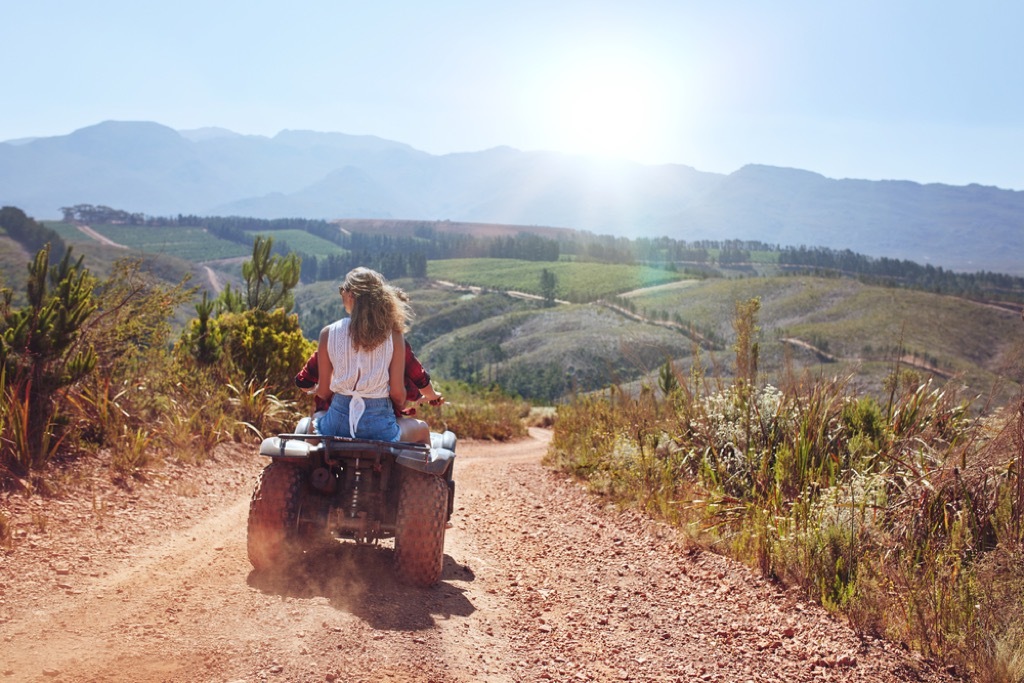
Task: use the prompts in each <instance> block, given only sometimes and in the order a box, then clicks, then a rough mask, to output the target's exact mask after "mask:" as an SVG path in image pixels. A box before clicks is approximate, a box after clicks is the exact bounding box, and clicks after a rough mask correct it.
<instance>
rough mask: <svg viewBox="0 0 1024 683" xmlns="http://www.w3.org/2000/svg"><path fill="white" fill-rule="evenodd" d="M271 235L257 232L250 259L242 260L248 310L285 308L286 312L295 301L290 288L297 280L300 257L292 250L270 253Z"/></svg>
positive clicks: (292, 287) (300, 266)
mask: <svg viewBox="0 0 1024 683" xmlns="http://www.w3.org/2000/svg"><path fill="white" fill-rule="evenodd" d="M273 246H274V239H273V238H272V237H266V238H264V237H260V236H257V237H256V240H255V241H254V242H253V245H252V260H251V261H246V262H245V263H243V264H242V277H243V278H245V284H246V305H247V306H248V307H249V309H250V310H260V311H267V312H270V311H273V310H274V309H275V308H284V309H285V312H286V313H288V312H290V311H291V310H292V306H294V305H295V299H294V297H293V296H292V290H293V289H295V286H296V285H297V284H298V283H299V275H300V274H301V272H302V261H301V259H299V257H298V255H297V254H295V253H291V254H288V255H287V256H281V255H280V254H272V253H271V249H272V248H273Z"/></svg>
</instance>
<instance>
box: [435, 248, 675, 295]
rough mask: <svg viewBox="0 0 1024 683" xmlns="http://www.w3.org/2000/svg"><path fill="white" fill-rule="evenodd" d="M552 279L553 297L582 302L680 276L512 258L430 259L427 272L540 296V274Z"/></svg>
mask: <svg viewBox="0 0 1024 683" xmlns="http://www.w3.org/2000/svg"><path fill="white" fill-rule="evenodd" d="M544 270H547V271H549V272H551V273H554V275H555V278H556V287H555V297H556V298H558V299H565V300H567V301H576V302H585V301H596V300H598V299H601V298H604V297H609V296H614V295H616V294H619V293H620V292H627V291H630V290H634V289H639V288H641V287H650V286H653V285H660V284H665V283H668V282H675V281H677V280H681V279H684V276H682V275H680V274H679V273H673V272H670V271H667V270H663V269H661V268H652V267H650V266H634V265H624V264H608V263H592V262H580V261H555V262H545V261H518V260H515V259H494V258H480V259H448V260H443V261H430V262H429V263H428V264H427V275H428V276H429V277H430V278H433V279H435V280H447V281H449V282H455V283H457V284H461V285H471V286H475V287H484V288H487V289H498V290H511V291H517V292H526V293H528V294H536V295H540V294H541V293H542V292H541V287H540V280H541V273H542V272H543V271H544Z"/></svg>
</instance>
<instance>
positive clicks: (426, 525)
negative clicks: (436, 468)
mask: <svg viewBox="0 0 1024 683" xmlns="http://www.w3.org/2000/svg"><path fill="white" fill-rule="evenodd" d="M447 516H448V484H447V482H445V480H444V479H442V478H441V477H436V476H432V475H429V474H423V473H422V472H416V471H413V470H405V471H403V472H402V484H401V489H400V491H399V495H398V519H397V520H396V526H395V562H396V564H397V565H398V575H399V577H400V578H401V579H402V580H403V581H405V582H406V583H411V584H413V585H416V586H424V587H425V586H432V585H434V584H435V583H437V582H438V580H439V579H440V578H441V570H442V568H443V566H444V532H445V526H446V524H445V521H446V518H447Z"/></svg>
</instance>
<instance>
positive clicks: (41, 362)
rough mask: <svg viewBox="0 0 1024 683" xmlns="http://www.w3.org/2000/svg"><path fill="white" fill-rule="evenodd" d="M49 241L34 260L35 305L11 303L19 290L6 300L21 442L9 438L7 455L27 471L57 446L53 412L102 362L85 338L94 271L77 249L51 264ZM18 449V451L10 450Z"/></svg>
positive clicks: (5, 368) (5, 342) (1, 321)
mask: <svg viewBox="0 0 1024 683" xmlns="http://www.w3.org/2000/svg"><path fill="white" fill-rule="evenodd" d="M49 262H50V245H49V244H47V245H45V246H44V247H43V248H42V249H40V250H39V252H38V253H37V254H36V256H35V258H34V259H33V260H32V262H31V263H29V267H28V270H29V275H28V281H27V283H26V289H27V292H28V305H26V306H24V307H22V308H19V309H12V308H11V300H12V292H11V290H9V289H7V290H3V300H2V302H0V372H2V373H3V375H4V377H5V379H6V392H7V396H5V397H4V399H5V400H6V401H8V405H9V406H10V405H14V406H15V407H16V408H17V409H18V410H19V411H20V417H21V424H22V425H23V429H22V432H21V436H20V438H19V442H18V443H10V444H4V445H2V446H0V448H2V449H4V450H5V451H7V452H6V453H4V456H5V457H4V460H6V461H8V462H10V463H13V464H14V465H15V466H16V468H17V469H18V470H20V473H21V474H27V473H28V471H29V470H31V469H32V468H34V467H36V466H39V465H42V464H45V462H46V460H47V459H49V457H50V456H51V455H52V453H53V452H54V451H55V450H56V445H57V444H58V443H59V441H60V437H59V435H57V434H55V433H54V432H53V423H54V416H55V415H56V413H57V408H58V405H59V401H60V399H61V398H62V397H63V394H64V391H65V390H66V388H67V387H69V386H71V385H72V384H74V383H75V382H77V381H78V380H80V379H81V378H82V377H84V376H85V375H87V374H88V373H90V372H92V370H93V368H94V367H95V366H96V353H95V351H94V350H93V348H92V347H91V346H85V347H84V348H83V347H82V346H81V345H80V344H79V338H80V332H81V329H82V326H83V324H84V323H85V321H86V320H87V319H88V318H89V316H90V315H92V313H93V312H94V311H95V310H96V303H95V300H94V297H93V288H94V286H95V278H94V277H93V276H92V275H91V274H90V273H89V271H88V270H87V269H85V268H83V267H82V259H81V258H79V259H78V260H77V261H75V262H72V261H71V250H70V249H68V250H67V251H66V252H65V253H64V258H63V259H61V261H60V263H58V264H57V265H55V266H50V265H49ZM14 450H16V451H17V452H11V451H14Z"/></svg>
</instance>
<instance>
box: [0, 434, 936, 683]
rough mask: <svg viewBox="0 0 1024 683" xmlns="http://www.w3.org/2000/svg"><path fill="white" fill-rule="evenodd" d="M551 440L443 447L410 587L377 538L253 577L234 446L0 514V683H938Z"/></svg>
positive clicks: (92, 481)
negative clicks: (423, 561)
mask: <svg viewBox="0 0 1024 683" xmlns="http://www.w3.org/2000/svg"><path fill="white" fill-rule="evenodd" d="M549 439H550V433H549V432H547V431H545V430H539V429H533V430H531V434H530V437H529V438H528V439H525V440H520V441H517V442H514V443H504V444H497V443H487V442H469V441H463V442H461V443H460V444H459V448H458V459H457V469H456V480H457V482H458V495H457V500H456V513H455V515H454V518H453V522H454V526H453V528H451V529H449V531H448V536H447V542H446V557H445V569H444V574H443V577H442V581H441V582H440V583H439V584H438V585H437V586H435V587H433V588H430V589H417V588H411V587H408V586H405V585H403V584H401V583H399V582H398V581H397V580H396V579H395V577H394V574H393V569H392V562H391V560H392V550H391V547H390V546H389V545H388V544H384V545H383V546H381V547H378V548H355V547H352V546H340V547H338V548H335V549H328V550H326V551H325V552H324V553H323V554H319V555H315V556H313V557H310V558H307V559H306V560H305V561H304V562H303V563H301V564H300V565H298V566H297V567H295V568H294V569H293V570H292V571H291V572H290V574H289V575H288V576H287V577H277V578H269V577H265V576H262V575H258V574H256V573H254V572H253V571H252V568H251V566H250V565H249V562H248V560H247V558H246V550H245V535H246V531H245V522H246V515H247V509H248V500H249V496H250V494H251V491H252V488H253V485H254V483H255V481H256V477H257V474H258V472H259V470H260V468H262V466H263V465H264V464H265V462H266V461H265V460H263V459H261V458H259V457H258V456H256V455H255V454H254V449H252V448H242V447H239V446H235V447H232V448H230V449H225V450H223V451H220V452H218V454H217V455H216V457H215V458H213V459H211V460H210V461H208V462H207V463H206V464H204V465H203V466H201V467H184V466H168V467H167V468H165V469H163V470H160V471H157V472H154V473H151V475H150V477H149V479H148V481H147V482H145V483H137V484H135V485H133V486H132V487H131V489H130V490H125V489H124V488H120V487H116V486H114V485H112V484H111V483H110V481H109V475H108V473H107V471H106V470H105V469H103V467H102V464H101V463H97V465H98V467H97V469H96V471H95V472H94V473H93V474H92V475H87V474H81V473H80V474H79V475H78V479H77V481H76V482H75V483H74V486H75V490H76V491H77V493H75V494H74V495H72V496H68V497H66V498H63V499H59V498H58V499H54V498H42V497H31V498H25V497H23V496H20V495H9V496H7V497H4V498H0V510H2V511H3V512H4V514H6V515H7V516H8V518H9V519H8V524H9V526H10V528H12V529H13V531H14V539H13V544H12V546H11V548H9V549H6V550H0V683H5V682H7V681H56V682H62V681H232V682H235V681H252V682H255V681H374V682H376V681H395V682H403V681H436V682H438V683H442V682H456V681H458V682H471V681H687V682H689V681H720V682H730V683H731V682H736V683H745V682H747V681H876V682H879V683H892V682H896V681H945V680H951V679H950V678H949V677H948V676H946V675H945V674H943V673H942V672H936V671H934V670H932V669H931V668H930V667H929V666H927V664H926V663H924V662H921V661H919V660H918V659H917V658H915V657H914V656H912V655H911V654H909V653H907V652H904V651H902V650H901V649H900V648H898V647H897V646H894V645H892V644H890V643H885V642H880V641H864V640H861V639H859V638H858V637H856V636H855V635H854V634H853V633H852V632H851V631H850V629H849V628H848V627H847V626H846V625H844V624H843V623H842V622H841V621H837V620H835V619H832V618H831V617H829V616H828V615H827V614H826V613H825V612H824V611H823V610H822V609H821V608H820V607H818V606H817V605H814V604H811V603H809V602H808V601H806V600H805V599H803V598H802V597H801V596H799V595H798V594H796V593H793V592H787V591H785V590H783V589H781V588H779V587H778V586H776V585H773V584H772V583H770V582H767V581H765V580H763V579H761V578H759V577H758V576H756V575H755V574H754V573H752V572H751V571H749V570H748V569H746V568H744V567H742V566H739V565H737V564H736V563H733V562H730V561H729V560H726V559H724V558H722V557H719V556H716V555H714V554H711V553H707V552H699V551H695V550H693V549H690V548H688V547H687V546H686V545H685V544H684V543H682V542H681V541H680V540H679V539H677V538H676V537H675V535H674V534H673V532H672V531H671V530H670V529H667V528H665V527H663V526H660V525H658V524H655V523H651V522H649V521H645V520H644V519H643V518H642V517H640V516H638V515H637V514H634V513H630V512H621V511H619V510H616V509H615V508H614V507H611V506H608V505H605V504H603V503H602V502H601V501H600V500H598V499H596V498H594V497H593V496H591V495H589V494H587V493H586V492H585V491H584V490H583V489H582V488H581V487H580V486H579V485H578V484H576V483H574V482H571V481H569V480H566V479H565V478H564V477H563V476H561V475H559V474H556V473H552V472H550V471H548V470H546V469H545V468H544V467H543V466H542V465H541V464H540V461H541V457H542V456H543V453H544V451H545V449H546V445H547V442H548V441H549Z"/></svg>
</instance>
